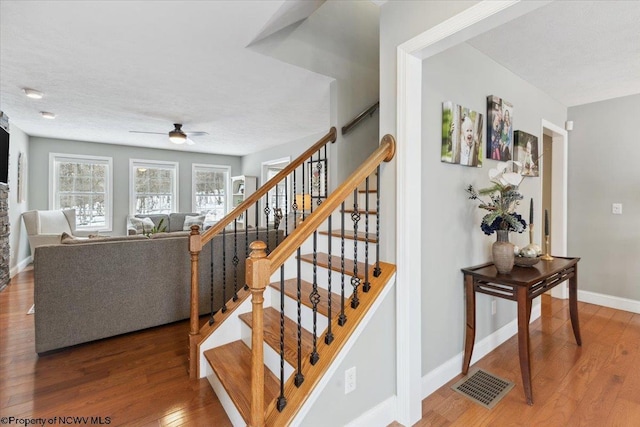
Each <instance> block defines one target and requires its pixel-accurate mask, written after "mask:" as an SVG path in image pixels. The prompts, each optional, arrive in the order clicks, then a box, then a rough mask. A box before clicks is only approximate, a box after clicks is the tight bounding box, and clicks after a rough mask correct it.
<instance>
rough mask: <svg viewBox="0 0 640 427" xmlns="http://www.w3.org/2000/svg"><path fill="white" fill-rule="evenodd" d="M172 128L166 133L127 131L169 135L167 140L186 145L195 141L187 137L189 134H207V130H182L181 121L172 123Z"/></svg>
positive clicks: (138, 131)
mask: <svg viewBox="0 0 640 427" xmlns="http://www.w3.org/2000/svg"><path fill="white" fill-rule="evenodd" d="M173 126H174V129H173V130H171V131H169V132H168V133H166V132H145V131H140V130H130V131H129V132H131V133H151V134H155V135H167V134H168V135H169V141H171V142H173V143H174V144H177V145H180V144H184V143H186V144H187V145H193V144H195V142H193V141H192V140H191V139H189V138H188V137H190V136H202V135H209V134H208V133H207V132H185V131H183V130H182V124H181V123H174V124H173Z"/></svg>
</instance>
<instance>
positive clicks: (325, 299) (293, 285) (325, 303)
mask: <svg viewBox="0 0 640 427" xmlns="http://www.w3.org/2000/svg"><path fill="white" fill-rule="evenodd" d="M269 286H271V287H272V288H274V289H276V290H278V291H279V290H280V282H273V283H271V284H270V285H269ZM311 292H313V283H309V282H307V281H306V280H302V279H301V280H300V293H301V294H302V304H304V305H306V306H307V307H309V308H313V304H312V303H311V300H310V299H309V295H311ZM284 294H285V295H286V296H288V297H290V298H291V299H294V300H296V299H297V298H298V280H297V279H295V278H294V279H287V280H285V281H284ZM318 294H320V302H319V303H318V313H320V314H322V315H323V316H325V317H329V292H328V291H327V290H326V289H323V288H320V287H318ZM339 307H340V295H338V294H336V293H334V292H331V317H332V318H334V317H336V316H337V315H338V312H339V311H340V309H339Z"/></svg>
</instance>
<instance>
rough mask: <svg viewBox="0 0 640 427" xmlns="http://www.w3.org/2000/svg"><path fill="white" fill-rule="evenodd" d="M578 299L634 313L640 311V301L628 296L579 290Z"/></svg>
mask: <svg viewBox="0 0 640 427" xmlns="http://www.w3.org/2000/svg"><path fill="white" fill-rule="evenodd" d="M578 301H582V302H586V303H589V304H596V305H602V306H604V307H609V308H615V309H617V310H624V311H630V312H632V313H640V301H637V300H632V299H628V298H621V297H615V296H612V295H605V294H599V293H596V292H589V291H581V290H578Z"/></svg>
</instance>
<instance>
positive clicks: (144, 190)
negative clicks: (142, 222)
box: [129, 159, 178, 214]
mask: <svg viewBox="0 0 640 427" xmlns="http://www.w3.org/2000/svg"><path fill="white" fill-rule="evenodd" d="M130 165H131V172H130V180H129V183H130V184H129V185H130V198H131V199H130V203H129V210H130V211H131V213H132V214H160V213H171V212H177V210H178V163H177V162H161V161H158V160H153V161H152V160H134V159H131V160H130Z"/></svg>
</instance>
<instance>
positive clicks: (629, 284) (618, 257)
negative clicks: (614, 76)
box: [567, 95, 640, 311]
mask: <svg viewBox="0 0 640 427" xmlns="http://www.w3.org/2000/svg"><path fill="white" fill-rule="evenodd" d="M639 117H640V95H632V96H626V97H622V98H616V99H611V100H608V101H602V102H596V103H592V104H586V105H580V106H576V107H571V108H569V113H568V118H569V120H573V123H574V125H573V126H574V127H573V131H571V132H569V200H568V210H569V213H568V220H567V221H568V250H569V255H572V256H577V257H581V261H580V264H579V270H580V282H579V288H580V290H581V291H588V292H595V293H597V294H602V295H606V296H611V297H617V298H626V299H630V300H632V301H634V302H635V303H634V304H631V306H629V307H626V308H625V309H627V310H629V309H633V310H634V311H638V310H640V287H639V286H638V279H639V278H640V263H638V260H640V221H639V219H640V167H639V165H638V159H639V158H640V144H638V131H637V122H638V118H639ZM612 203H622V215H613V214H612V213H611V205H612ZM607 300H609V301H607ZM600 303H604V304H607V305H609V304H610V303H611V300H610V299H608V298H607V299H605V300H603V301H600ZM633 307H635V309H634V308H633Z"/></svg>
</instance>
